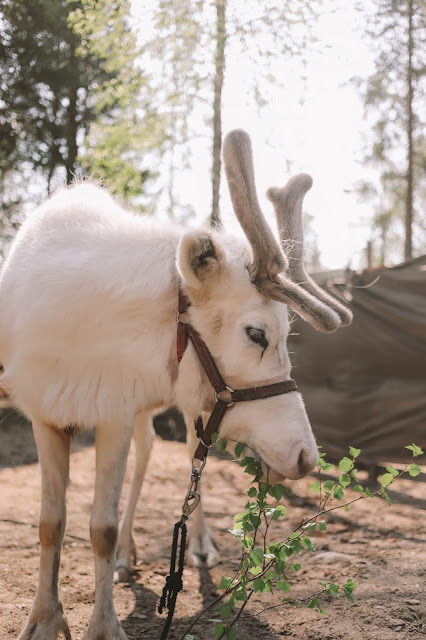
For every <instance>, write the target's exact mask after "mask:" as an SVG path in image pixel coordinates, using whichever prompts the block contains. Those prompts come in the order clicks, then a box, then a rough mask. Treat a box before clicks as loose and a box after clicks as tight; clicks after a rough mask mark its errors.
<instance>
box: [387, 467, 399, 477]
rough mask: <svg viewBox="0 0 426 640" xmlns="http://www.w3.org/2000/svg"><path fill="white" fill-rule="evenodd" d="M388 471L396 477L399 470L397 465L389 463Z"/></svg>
mask: <svg viewBox="0 0 426 640" xmlns="http://www.w3.org/2000/svg"><path fill="white" fill-rule="evenodd" d="M386 471H389V473H390V474H391V475H392V476H394V477H395V478H396V476H397V475H398V471H397V470H396V469H395V467H392V465H389V466H388V467H386Z"/></svg>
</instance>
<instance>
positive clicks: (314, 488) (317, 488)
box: [309, 480, 321, 493]
mask: <svg viewBox="0 0 426 640" xmlns="http://www.w3.org/2000/svg"><path fill="white" fill-rule="evenodd" d="M309 491H312V493H319V492H320V491H321V484H320V482H319V480H315V482H312V484H311V486H310V487H309Z"/></svg>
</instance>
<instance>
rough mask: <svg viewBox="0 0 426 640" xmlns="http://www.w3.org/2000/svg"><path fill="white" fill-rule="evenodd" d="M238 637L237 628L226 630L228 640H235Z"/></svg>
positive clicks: (227, 628)
mask: <svg viewBox="0 0 426 640" xmlns="http://www.w3.org/2000/svg"><path fill="white" fill-rule="evenodd" d="M236 635H237V632H236V630H235V627H228V626H227V627H226V629H225V636H226V640H235V637H236Z"/></svg>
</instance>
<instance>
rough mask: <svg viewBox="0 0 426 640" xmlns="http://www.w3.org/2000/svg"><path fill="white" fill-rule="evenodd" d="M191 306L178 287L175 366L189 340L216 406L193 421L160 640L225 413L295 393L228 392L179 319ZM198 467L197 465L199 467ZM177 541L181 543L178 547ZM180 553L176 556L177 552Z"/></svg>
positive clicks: (283, 386)
mask: <svg viewBox="0 0 426 640" xmlns="http://www.w3.org/2000/svg"><path fill="white" fill-rule="evenodd" d="M190 306H191V303H190V301H189V300H188V298H187V297H186V296H185V294H184V293H183V292H182V290H181V288H180V287H179V306H178V314H177V317H176V320H177V325H178V326H177V359H178V363H180V361H181V360H182V358H183V354H184V353H185V349H186V347H187V344H188V340H190V341H191V342H192V345H193V347H194V349H195V352H196V354H197V356H198V359H199V361H200V363H201V366H202V367H203V369H204V371H205V372H206V375H207V377H208V379H209V381H210V384H211V385H212V387H213V389H214V390H215V393H216V404H215V406H214V408H213V411H212V413H211V415H210V418H209V420H208V422H207V425H206V428H205V429H203V420H202V417H201V416H198V418H197V420H195V429H196V431H197V436H198V438H199V440H200V442H199V444H198V447H197V449H196V451H195V453H194V457H193V459H192V471H191V479H190V483H189V487H188V491H187V493H186V497H185V502H184V503H183V506H182V516H181V519H180V520H179V521H178V522H176V524H175V527H174V531H173V542H172V552H171V558H170V574H169V575H168V576H167V578H166V584H165V585H164V588H163V593H162V595H161V598H160V602H159V605H158V612H159V613H162V612H163V610H164V609H165V608H167V609H168V615H167V619H166V621H165V624H164V628H163V632H162V634H161V638H160V640H166V638H167V635H168V632H169V629H170V625H171V623H172V618H173V613H174V610H175V606H176V598H177V595H178V593H179V591H181V590H182V588H183V584H182V574H183V567H184V558H185V545H186V533H187V531H186V520H187V519H188V517H189V516H190V515H191V513H192V512H193V511H194V509H195V508H196V507H197V505H198V503H199V502H200V494H199V492H198V484H199V482H200V479H201V472H202V470H203V469H204V466H205V464H206V458H207V454H208V452H209V449H210V447H211V446H212V436H213V434H214V433H216V431H218V430H219V426H220V423H221V422H222V419H223V416H224V415H225V413H226V411H227V410H228V409H229V408H230V407H231V406H232V405H233V404H234V403H235V402H247V401H248V400H263V399H264V398H272V396H278V395H281V394H283V393H290V392H291V391H296V389H297V386H296V383H295V381H294V380H283V381H282V382H275V383H274V384H265V385H263V386H260V387H249V388H248V389H231V387H229V386H228V385H227V384H226V383H225V381H224V380H223V378H222V376H221V375H220V372H219V369H218V368H217V366H216V363H215V361H214V358H213V356H212V354H211V353H210V351H209V349H208V347H207V345H206V343H205V342H204V340H203V339H202V337H201V336H200V334H199V333H198V331H197V330H196V329H194V327H193V326H192V325H191V324H187V323H186V322H181V320H180V316H181V314H182V313H185V311H187V309H188V308H189V307H190ZM198 463H200V464H198ZM179 538H180V543H179ZM178 549H179V552H178ZM176 561H178V567H177V568H176Z"/></svg>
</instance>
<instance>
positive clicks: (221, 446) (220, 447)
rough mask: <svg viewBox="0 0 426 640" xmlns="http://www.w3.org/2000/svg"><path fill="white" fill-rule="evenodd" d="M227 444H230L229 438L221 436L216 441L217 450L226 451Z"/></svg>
mask: <svg viewBox="0 0 426 640" xmlns="http://www.w3.org/2000/svg"><path fill="white" fill-rule="evenodd" d="M227 444H228V440H227V439H226V438H220V439H219V440H218V441H217V443H216V446H217V450H218V451H225V449H226V445H227Z"/></svg>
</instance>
